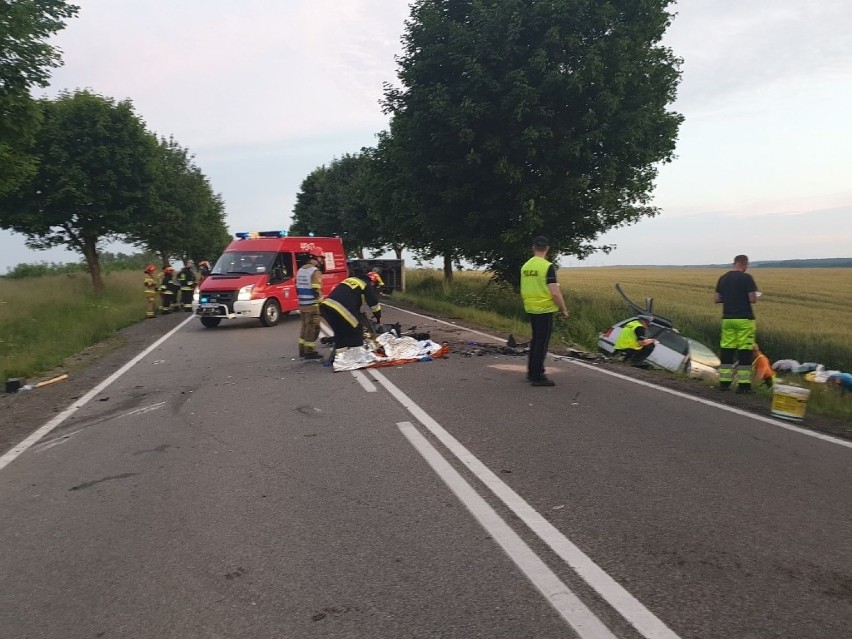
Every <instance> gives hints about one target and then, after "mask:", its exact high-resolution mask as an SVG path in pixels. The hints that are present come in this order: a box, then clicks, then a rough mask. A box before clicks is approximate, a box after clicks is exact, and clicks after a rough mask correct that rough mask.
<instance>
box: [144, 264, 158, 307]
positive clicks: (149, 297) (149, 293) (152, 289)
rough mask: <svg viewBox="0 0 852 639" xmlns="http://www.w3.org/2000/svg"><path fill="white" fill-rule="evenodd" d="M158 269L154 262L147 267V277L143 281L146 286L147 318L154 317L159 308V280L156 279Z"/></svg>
mask: <svg viewBox="0 0 852 639" xmlns="http://www.w3.org/2000/svg"><path fill="white" fill-rule="evenodd" d="M156 271H157V267H156V266H154V265H153V264H149V265H148V266H146V267H145V279H144V281H143V282H144V287H145V304H146V308H145V317H146V318H151V317H154V315H155V313H156V310H157V280H155V279H154V273H155V272H156Z"/></svg>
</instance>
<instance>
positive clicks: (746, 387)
mask: <svg viewBox="0 0 852 639" xmlns="http://www.w3.org/2000/svg"><path fill="white" fill-rule="evenodd" d="M746 269H748V257H747V256H745V255H737V256H736V257H735V258H734V264H733V267H732V268H731V270H730V271H728V272H727V273H725V274H724V275H723V276H722V277H720V278H719V281H718V282H717V283H716V293H715V295H714V297H713V301H714V302H715V303H716V304H721V305H722V337H721V340H720V344H719V345H720V348H721V351H722V352H721V357H720V358H719V359H720V360H721V365H720V366H719V389H720V390H728V389H729V388H730V387H731V384H732V383H733V381H734V369H736V377H737V392H738V393H749V392H751V360H752V349H753V348H754V339H755V332H756V324H755V320H754V311H752V308H751V305H752V304H754V303H756V302H757V297H758V295H759V293H758V292H757V284H755V282H754V278H753V277H752V276H751V275H749V274H748V273H746Z"/></svg>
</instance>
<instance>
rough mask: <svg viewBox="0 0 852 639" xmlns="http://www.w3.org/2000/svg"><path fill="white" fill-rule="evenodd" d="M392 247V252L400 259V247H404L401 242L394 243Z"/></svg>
mask: <svg viewBox="0 0 852 639" xmlns="http://www.w3.org/2000/svg"><path fill="white" fill-rule="evenodd" d="M392 248H393V252H394V253H395V254H396V259H398V260H401V259H402V249H404V248H405V247H404V246H403V245H402V244H394V245H393V247H392Z"/></svg>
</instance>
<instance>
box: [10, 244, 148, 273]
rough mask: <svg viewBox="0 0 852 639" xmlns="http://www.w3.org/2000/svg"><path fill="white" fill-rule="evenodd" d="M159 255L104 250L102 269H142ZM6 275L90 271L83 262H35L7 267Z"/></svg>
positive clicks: (106, 271)
mask: <svg viewBox="0 0 852 639" xmlns="http://www.w3.org/2000/svg"><path fill="white" fill-rule="evenodd" d="M156 261H157V256H156V255H154V254H153V253H134V254H133V255H125V254H124V253H110V252H109V251H104V252H103V253H101V254H100V264H101V270H102V271H103V272H105V273H109V272H112V271H142V270H143V269H144V268H145V267H146V266H147V265H148V264H155V263H156ZM7 271H8V272H7V273H6V275H2V276H0V277H6V278H8V279H10V280H21V279H25V278H28V277H43V276H45V275H60V274H68V273H88V268H87V267H86V264H85V263H83V262H76V263H75V262H69V263H64V264H62V263H57V262H37V263H35V264H23V263H22V264H18V265H17V266H15V267H13V268H10V269H7Z"/></svg>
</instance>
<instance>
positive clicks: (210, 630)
mask: <svg viewBox="0 0 852 639" xmlns="http://www.w3.org/2000/svg"><path fill="white" fill-rule="evenodd" d="M383 319H384V320H385V321H386V322H394V321H400V322H401V323H402V324H403V326H407V325H412V324H416V325H418V330H429V329H430V327H432V328H434V329H435V331H436V332H438V331H439V330H441V331H444V332H447V331H449V332H450V333H452V334H453V335H454V336H456V337H457V338H458V339H460V340H464V339H466V338H467V337H469V338H470V339H471V340H476V341H480V342H482V341H487V339H488V338H486V337H485V336H483V335H481V334H473V333H470V334H468V333H466V332H465V331H464V330H463V329H461V328H448V327H446V326H441V327H438V326H437V324H435V323H434V321H431V320H426V319H424V318H422V317H415V316H412V315H409V314H407V313H406V312H404V311H402V310H394V309H392V308H391V309H386V310H385V313H384V318H383ZM297 334H298V317H297V316H293V317H290V318H287V319H285V320H284V321H283V322H282V324H281V325H279V326H277V327H274V328H271V329H265V328H260V327H259V326H255V324H254V323H248V322H246V323H239V324H238V323H233V324H228V325H223V326H222V327H220V328H218V329H214V330H209V329H204V328H202V327H201V326H200V324H199V323H198V322H197V321H194V320H192V321H190V322H189V323H187V324H185V325H181V326H180V327H179V328H177V330H176V331H175V333H174V334H172V335H170V336H169V337H168V338H167V339H165V340H164V341H163V342H162V343H160V344H159V345H158V346H156V348H154V349H153V350H151V351H150V352H147V353H145V354H143V355H142V356H141V357H140V358H139V359H138V362H136V363H135V364H134V365H132V366H129V367H127V369H126V370H125V371H124V372H123V373H122V374H121V375H120V376H118V377H117V378H116V379H115V380H114V381H111V382H110V383H109V384H101V385H100V386H98V387H96V388H94V389H93V390H92V392H91V393H90V395H89V396H82V397H80V398H79V399H78V400H77V401H75V403H74V407H76V408H75V409H74V410H71V411H69V412H68V413H67V415H63V414H61V413H60V414H58V415H56V416H55V417H54V419H53V420H52V421H53V423H52V424H49V425H48V428H50V429H51V430H50V432H47V433H43V434H44V436H43V437H42V438H41V439H39V441H37V442H36V443H34V444H33V445H32V446H29V447H18V449H17V450H15V449H13V450H12V452H11V453H7V454H6V456H5V457H2V458H0V460H2V461H0V466H2V467H0V513H2V517H0V549H2V550H0V637H3V638H5V637H9V638H16V639H17V638H25V637H33V638H42V637H51V638H52V637H56V638H76V637H107V638H108V637H121V638H129V637H199V638H201V637H204V638H212V637H228V638H230V637H252V638H266V637H269V638H282V637H286V638H302V637H319V638H324V637H329V638H331V637H334V638H339V637H355V638H371V639H372V638H389V639H390V638H394V639H399V638H409V637H410V638H415V637H417V638H421V637H422V638H433V637H458V638H464V639H480V638H481V639H485V638H489V639H493V638H512V639H514V638H523V637H530V638H533V637H535V638H550V637H553V638H557V637H582V638H583V639H591V638H595V639H597V638H607V637H618V638H620V639H633V638H637V637H648V638H652V637H653V638H654V639H657V638H660V639H662V638H675V637H681V638H687V637H694V638H700V639H712V638H720V639H721V638H725V639H732V638H749V639H757V638H764V637H767V638H768V637H784V638H789V637H795V638H797V639H811V638H813V639H817V638H819V639H825V638H839V639H842V638H845V637H852V535H850V525H852V464H850V460H852V448H850V442H848V441H842V440H835V439H832V438H830V437H825V436H814V435H812V434H807V433H806V432H804V431H799V430H796V429H790V428H784V427H783V426H782V424H781V423H779V422H775V421H774V420H771V419H765V418H764V419H760V418H755V417H752V416H749V415H746V414H742V413H738V412H732V411H730V410H725V409H724V407H720V406H717V405H713V404H711V403H708V402H696V401H693V400H690V399H688V398H686V397H683V396H680V395H677V394H673V393H671V392H667V391H665V390H661V389H657V388H653V387H650V386H648V385H642V384H637V383H635V382H634V381H631V380H629V379H626V378H622V377H620V376H615V375H611V374H609V373H608V372H607V371H604V370H599V369H596V368H595V367H594V366H589V365H584V364H582V363H578V362H573V361H569V360H559V361H550V362H549V363H548V367H549V368H548V374H549V375H550V376H551V377H552V378H553V379H554V380H555V381H556V382H557V386H556V387H554V388H533V387H530V386H529V385H528V384H526V383H525V382H524V381H523V379H524V374H525V366H524V364H525V361H524V359H523V358H519V357H513V356H510V355H487V356H482V357H463V356H460V355H451V356H450V357H449V358H448V359H446V360H435V361H432V362H422V363H416V364H407V365H404V366H399V367H393V368H382V369H370V370H367V371H357V372H355V373H332V372H331V370H330V369H329V368H327V367H323V366H322V365H321V363H320V362H318V361H311V362H304V361H300V360H299V359H298V358H296V357H295V353H296V338H297ZM43 430H46V429H43Z"/></svg>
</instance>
